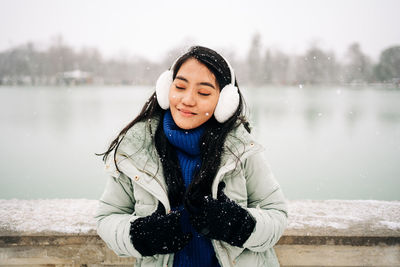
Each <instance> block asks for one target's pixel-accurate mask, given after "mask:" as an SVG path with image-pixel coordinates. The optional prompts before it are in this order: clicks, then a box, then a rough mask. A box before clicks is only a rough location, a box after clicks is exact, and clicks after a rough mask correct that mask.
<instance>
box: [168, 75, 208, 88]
mask: <svg viewBox="0 0 400 267" xmlns="http://www.w3.org/2000/svg"><path fill="white" fill-rule="evenodd" d="M175 79H178V80H182V81H185V82H187V83H188V82H189V81H188V80H187V79H186V78H185V77H182V76H176V77H175ZM198 85H205V86H210V87H211V88H213V89H215V87H214V85H212V84H211V83H209V82H201V83H198Z"/></svg>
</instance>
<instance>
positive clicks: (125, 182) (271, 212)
mask: <svg viewBox="0 0 400 267" xmlns="http://www.w3.org/2000/svg"><path fill="white" fill-rule="evenodd" d="M158 122H159V120H158V119H157V118H153V119H151V120H148V121H143V122H138V123H136V124H135V125H134V126H133V127H131V128H130V129H129V130H128V132H127V133H126V135H125V137H124V139H123V140H122V142H121V144H120V146H119V148H118V153H117V155H116V156H117V164H118V168H119V169H120V171H121V172H122V173H120V172H118V171H117V170H116V168H115V165H114V160H113V154H112V153H111V154H110V156H109V157H108V159H107V162H106V166H105V168H106V171H107V172H108V173H109V174H110V177H109V180H108V181H107V185H106V188H105V190H104V193H103V195H102V197H101V199H100V201H99V206H98V208H97V212H96V216H95V218H96V220H97V232H98V234H99V235H100V237H101V238H102V239H103V240H104V241H105V242H106V244H107V246H108V247H109V248H110V249H112V250H113V251H114V252H115V253H116V254H117V255H118V256H121V257H135V258H136V261H135V266H142V267H147V266H148V267H150V266H152V267H153V266H160V267H161V266H168V267H172V266H173V262H174V260H173V258H174V254H162V255H161V254H160V255H154V256H150V257H143V256H142V255H141V254H140V253H139V252H138V251H137V250H136V249H135V248H134V246H133V245H132V243H131V241H130V236H129V229H130V223H131V222H132V221H134V220H135V219H137V218H139V217H144V216H148V215H150V214H152V213H153V212H154V211H155V210H156V208H157V205H158V201H161V203H162V204H163V205H164V207H165V209H166V212H169V211H170V209H171V207H170V203H169V201H168V196H167V186H166V182H165V179H164V177H163V171H162V165H161V162H160V160H159V157H158V154H157V151H156V148H155V145H154V141H153V137H152V134H154V133H155V130H156V128H157V124H158ZM263 150H264V149H263V148H262V146H261V145H260V144H258V143H256V142H255V141H254V140H253V138H252V136H251V135H250V134H249V133H248V132H247V131H246V130H245V128H244V127H243V125H240V126H239V127H237V128H235V129H233V130H232V131H231V132H230V133H229V134H228V136H227V138H226V141H225V144H224V151H223V154H222V157H221V167H220V169H219V171H218V173H217V175H216V177H215V179H214V181H213V184H212V196H213V197H214V198H216V197H217V190H218V184H219V183H220V182H221V181H224V182H225V184H226V187H225V190H224V193H225V194H226V195H227V196H228V197H229V198H230V199H232V200H233V201H235V202H236V203H237V204H239V205H241V206H242V207H243V208H246V209H247V210H248V211H249V212H250V214H251V215H252V216H253V217H254V219H255V220H256V227H255V228H254V231H253V233H252V234H251V235H250V237H249V238H248V240H247V241H246V242H245V243H244V245H243V248H240V247H235V246H231V245H230V244H228V243H226V242H224V241H219V240H212V245H213V247H214V250H215V252H216V256H217V258H218V261H219V263H220V265H221V266H222V267H228V266H229V267H232V266H238V267H241V266H244V267H250V266H251V267H257V266H279V262H278V259H277V257H276V254H275V251H274V249H273V246H274V245H275V244H276V243H277V242H278V240H279V238H280V237H281V236H282V234H283V231H284V229H285V227H286V225H287V204H286V200H285V198H284V196H283V194H282V191H281V188H280V186H279V184H278V183H277V181H276V180H275V178H274V176H273V174H272V173H271V171H270V168H269V166H268V163H267V162H266V160H265V157H264V153H262V152H263ZM229 151H232V152H233V153H234V154H235V155H237V156H239V157H240V162H237V158H236V157H235V156H234V155H232V153H231V152H229Z"/></svg>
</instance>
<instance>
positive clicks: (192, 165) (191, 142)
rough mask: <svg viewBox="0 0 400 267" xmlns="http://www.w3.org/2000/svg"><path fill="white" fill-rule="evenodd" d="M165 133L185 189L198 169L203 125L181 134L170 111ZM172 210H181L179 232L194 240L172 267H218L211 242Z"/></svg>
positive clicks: (185, 215) (176, 258)
mask: <svg viewBox="0 0 400 267" xmlns="http://www.w3.org/2000/svg"><path fill="white" fill-rule="evenodd" d="M163 126H164V133H165V136H166V137H167V139H168V141H169V142H170V143H171V144H172V145H173V146H174V147H175V149H176V152H177V155H178V160H179V164H180V167H181V170H182V177H183V180H184V182H185V186H186V187H188V185H189V184H190V182H191V181H192V179H193V174H194V173H195V171H196V169H198V168H199V167H200V164H201V159H200V144H199V141H200V138H201V136H202V134H203V133H204V125H201V126H199V127H197V128H195V129H191V130H184V129H181V128H179V127H178V126H177V125H176V124H175V122H174V120H173V118H172V115H171V112H170V110H168V111H166V113H165V115H164V121H163ZM172 209H173V210H182V220H181V223H182V230H183V232H184V233H187V232H191V233H192V234H193V239H192V240H191V241H190V243H189V244H188V245H187V246H185V247H184V248H183V249H182V250H181V251H179V252H177V253H175V258H174V267H200V266H202V267H220V265H219V263H218V260H217V258H216V256H215V252H214V248H213V246H212V244H211V240H209V239H207V238H205V237H204V236H201V235H199V234H198V233H197V232H196V231H195V230H194V229H193V227H192V226H191V224H190V221H189V214H188V213H187V211H186V210H185V209H184V207H183V205H182V206H179V207H172Z"/></svg>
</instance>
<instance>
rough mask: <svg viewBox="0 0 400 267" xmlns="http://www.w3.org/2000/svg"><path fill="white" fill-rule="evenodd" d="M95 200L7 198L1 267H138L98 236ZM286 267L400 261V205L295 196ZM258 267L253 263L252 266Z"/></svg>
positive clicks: (284, 241) (1, 221) (0, 224)
mask: <svg viewBox="0 0 400 267" xmlns="http://www.w3.org/2000/svg"><path fill="white" fill-rule="evenodd" d="M96 205H97V201H96V200H84V199H49V200H15V199H13V200H0V265H2V266H4V265H7V266H24V265H36V266H104V265H107V266H132V264H133V263H134V259H133V258H119V257H117V256H116V255H115V254H114V253H113V252H112V251H111V250H109V249H108V248H107V247H106V245H105V243H104V242H103V241H102V240H101V239H100V237H99V236H98V235H97V234H96V230H95V228H96V226H95V220H94V219H93V214H94V211H95V209H96ZM275 251H276V253H277V255H278V258H279V261H280V263H281V266H400V202H399V201H375V200H325V201H312V200H301V201H289V224H288V228H287V229H286V231H285V233H284V235H283V236H282V238H281V239H280V241H279V242H278V244H277V245H276V246H275ZM249 267H251V266H249Z"/></svg>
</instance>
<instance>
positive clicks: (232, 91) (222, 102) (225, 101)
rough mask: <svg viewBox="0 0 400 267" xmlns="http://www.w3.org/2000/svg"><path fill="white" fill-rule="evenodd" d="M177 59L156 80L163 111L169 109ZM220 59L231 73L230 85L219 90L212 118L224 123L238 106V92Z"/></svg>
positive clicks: (233, 79) (232, 75) (232, 76)
mask: <svg viewBox="0 0 400 267" xmlns="http://www.w3.org/2000/svg"><path fill="white" fill-rule="evenodd" d="M221 57H222V56H221ZM179 58H180V57H179ZM179 58H178V59H176V60H175V61H174V63H173V64H172V66H171V68H170V69H169V70H167V71H164V72H163V73H162V74H161V75H160V76H159V77H158V79H157V83H156V95H157V101H158V104H159V105H160V107H161V108H162V109H165V110H166V109H168V108H169V90H170V87H171V84H172V82H173V80H172V76H173V69H174V66H175V64H176V62H177V61H178V60H179ZM222 58H223V59H224V60H225V62H226V64H227V65H228V67H229V70H230V71H231V83H230V84H228V85H226V86H224V88H222V89H221V93H220V95H219V99H218V103H217V106H216V107H215V110H214V117H215V119H216V120H217V121H218V122H219V123H224V122H225V121H227V120H228V119H229V118H230V117H232V115H233V114H234V113H235V111H236V110H237V108H238V106H239V91H238V88H237V87H236V86H235V73H234V71H233V68H232V67H231V65H230V64H229V62H228V61H227V60H226V59H225V58H224V57H222Z"/></svg>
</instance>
